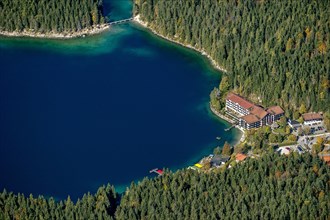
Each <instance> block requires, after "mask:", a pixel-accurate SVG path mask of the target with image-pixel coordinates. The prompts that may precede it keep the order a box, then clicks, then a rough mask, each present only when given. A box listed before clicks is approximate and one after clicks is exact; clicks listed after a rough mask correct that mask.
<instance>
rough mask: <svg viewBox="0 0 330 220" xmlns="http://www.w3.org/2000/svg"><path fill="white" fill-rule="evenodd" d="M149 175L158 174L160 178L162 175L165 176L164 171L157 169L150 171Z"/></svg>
mask: <svg viewBox="0 0 330 220" xmlns="http://www.w3.org/2000/svg"><path fill="white" fill-rule="evenodd" d="M149 173H156V174H158V176H161V175H163V170H161V169H158V168H155V169H152V170H150V171H149Z"/></svg>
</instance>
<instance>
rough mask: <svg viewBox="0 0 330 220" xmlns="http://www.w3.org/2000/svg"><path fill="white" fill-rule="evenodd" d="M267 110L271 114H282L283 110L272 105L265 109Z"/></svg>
mask: <svg viewBox="0 0 330 220" xmlns="http://www.w3.org/2000/svg"><path fill="white" fill-rule="evenodd" d="M267 112H268V113H269V114H272V115H279V114H283V113H284V111H283V109H282V108H281V107H280V106H272V107H269V108H268V109H267Z"/></svg>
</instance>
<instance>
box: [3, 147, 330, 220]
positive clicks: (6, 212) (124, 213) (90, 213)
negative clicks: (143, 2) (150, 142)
mask: <svg viewBox="0 0 330 220" xmlns="http://www.w3.org/2000/svg"><path fill="white" fill-rule="evenodd" d="M329 177H330V167H329V166H328V165H326V164H325V163H324V162H323V161H321V160H320V159H319V158H318V157H316V156H312V155H310V154H303V155H299V154H296V153H293V154H290V155H289V156H280V155H278V154H274V153H268V154H265V155H263V156H262V157H260V158H257V159H251V158H250V159H248V160H246V161H245V162H243V163H240V164H237V165H236V166H234V167H232V168H230V169H217V170H216V171H214V172H198V171H195V170H188V169H186V170H180V171H177V172H175V173H172V172H170V171H166V172H165V173H164V174H163V175H162V176H160V177H156V178H152V179H150V178H144V179H143V180H142V181H141V182H139V183H132V184H131V186H130V187H129V188H128V190H127V191H126V192H125V193H124V194H123V195H121V196H120V195H118V194H116V193H115V189H114V188H113V187H111V186H110V185H107V186H102V187H100V189H99V190H98V191H97V193H96V194H95V195H91V194H89V193H88V194H86V195H84V197H83V198H82V199H79V200H78V201H77V202H76V203H74V202H73V201H72V200H71V199H70V197H68V198H67V199H66V200H64V201H55V200H54V199H53V198H49V199H45V198H44V197H42V196H39V197H37V198H35V197H33V196H32V195H30V196H29V197H24V195H22V194H18V195H15V194H13V193H11V192H6V191H3V192H2V193H0V219H8V220H9V219H123V220H126V219H130V220H134V219H162V220H163V219H187V220H192V219H329V217H330V202H329V201H330V179H329ZM120 198H121V199H120Z"/></svg>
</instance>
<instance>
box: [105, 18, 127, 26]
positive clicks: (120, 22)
mask: <svg viewBox="0 0 330 220" xmlns="http://www.w3.org/2000/svg"><path fill="white" fill-rule="evenodd" d="M132 20H133V18H126V19H122V20H118V21H111V22H108V23H107V24H108V25H109V26H110V25H116V24H122V23H126V22H129V21H132Z"/></svg>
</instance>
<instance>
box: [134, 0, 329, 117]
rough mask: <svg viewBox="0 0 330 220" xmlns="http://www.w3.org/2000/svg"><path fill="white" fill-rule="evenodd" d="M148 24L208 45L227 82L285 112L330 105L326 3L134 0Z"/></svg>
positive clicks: (194, 43) (199, 46)
mask: <svg viewBox="0 0 330 220" xmlns="http://www.w3.org/2000/svg"><path fill="white" fill-rule="evenodd" d="M134 13H135V15H140V19H141V20H142V21H144V22H146V23H148V26H149V27H150V28H152V29H153V30H155V31H157V32H158V33H160V34H162V35H164V36H167V37H169V38H171V39H173V40H176V41H178V42H180V43H183V44H186V45H192V46H194V47H195V48H197V49H200V50H204V51H205V52H207V53H208V54H209V55H210V56H211V57H212V58H213V59H214V60H215V61H216V62H217V63H218V64H219V65H220V66H222V67H224V68H225V69H226V70H227V73H223V74H224V75H223V77H222V82H221V84H222V90H221V89H220V92H221V94H220V95H221V97H222V99H223V98H224V97H225V95H226V93H227V92H228V91H229V90H232V91H235V92H237V93H239V94H241V95H243V96H245V97H247V98H248V99H250V100H252V101H255V102H256V103H259V104H261V105H264V106H271V105H275V104H276V105H280V106H281V107H282V108H283V109H284V110H285V111H286V114H287V116H292V115H293V114H294V112H295V111H297V109H299V108H300V107H301V106H303V107H304V108H306V110H307V111H324V112H325V111H329V109H330V95H329V89H330V54H329V46H330V16H329V14H330V7H329V2H328V1H311V0H301V1H296V0H287V1H284V0H283V1H282V0H280V1H268V0H247V1H230V0H221V1H214V0H186V1H182V0H135V6H134Z"/></svg>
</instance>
